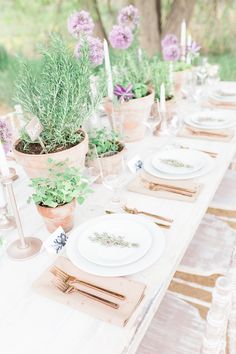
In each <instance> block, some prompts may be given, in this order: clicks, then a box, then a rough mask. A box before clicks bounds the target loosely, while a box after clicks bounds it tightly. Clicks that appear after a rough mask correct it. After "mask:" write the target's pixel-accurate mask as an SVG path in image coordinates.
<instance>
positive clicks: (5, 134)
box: [0, 119, 12, 154]
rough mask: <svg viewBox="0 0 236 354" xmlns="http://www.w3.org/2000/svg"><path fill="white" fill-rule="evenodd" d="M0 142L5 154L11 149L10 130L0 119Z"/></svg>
mask: <svg viewBox="0 0 236 354" xmlns="http://www.w3.org/2000/svg"><path fill="white" fill-rule="evenodd" d="M0 140H1V143H2V144H3V148H4V150H5V153H6V154H7V153H8V152H9V151H10V149H11V144H12V130H11V127H10V125H9V124H8V122H6V121H5V120H3V119H0Z"/></svg>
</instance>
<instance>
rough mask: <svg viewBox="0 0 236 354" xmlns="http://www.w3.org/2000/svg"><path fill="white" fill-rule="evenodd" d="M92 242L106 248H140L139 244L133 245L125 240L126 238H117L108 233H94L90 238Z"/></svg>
mask: <svg viewBox="0 0 236 354" xmlns="http://www.w3.org/2000/svg"><path fill="white" fill-rule="evenodd" d="M89 239H90V240H91V241H92V242H96V243H99V244H100V245H102V246H106V247H121V248H131V247H139V244H138V243H132V242H128V241H126V240H125V238H124V236H116V235H113V234H109V233H108V232H102V233H99V232H94V234H93V236H89Z"/></svg>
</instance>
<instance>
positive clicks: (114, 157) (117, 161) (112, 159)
mask: <svg viewBox="0 0 236 354" xmlns="http://www.w3.org/2000/svg"><path fill="white" fill-rule="evenodd" d="M124 152H125V146H124V145H123V144H120V151H117V152H116V153H113V154H111V155H109V153H107V156H105V157H104V156H103V157H102V158H101V157H99V158H97V159H94V160H88V163H87V164H88V167H94V168H95V169H97V168H98V166H100V167H101V168H102V174H103V177H106V176H108V175H111V174H116V173H117V172H118V171H119V170H120V169H121V167H122V158H123V155H124ZM96 183H102V178H98V179H97V180H96Z"/></svg>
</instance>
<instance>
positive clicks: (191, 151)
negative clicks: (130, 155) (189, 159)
mask: <svg viewBox="0 0 236 354" xmlns="http://www.w3.org/2000/svg"><path fill="white" fill-rule="evenodd" d="M177 150H178V151H180V152H181V153H182V152H183V153H184V154H191V153H192V154H193V153H194V154H196V155H200V156H202V153H201V152H200V154H199V151H197V150H193V149H187V150H183V149H181V148H174V149H171V150H166V151H165V150H163V151H159V152H158V153H157V155H158V154H161V153H164V152H167V153H168V152H173V151H177ZM204 157H205V156H204ZM155 158H157V156H153V158H152V161H151V163H152V166H153V167H154V168H155V169H156V170H157V171H160V172H162V173H167V174H168V172H165V171H163V170H160V169H158V168H157V167H155V164H154V161H153V160H154V159H155ZM205 163H206V160H205V158H204V159H203V161H202V164H201V165H200V167H197V168H196V169H194V170H192V171H186V172H182V173H178V172H177V173H176V174H175V173H174V172H169V174H171V175H172V174H174V175H178V176H183V175H187V174H191V173H193V172H196V171H198V170H200V169H201V168H203V167H204V164H205ZM179 172H180V171H179Z"/></svg>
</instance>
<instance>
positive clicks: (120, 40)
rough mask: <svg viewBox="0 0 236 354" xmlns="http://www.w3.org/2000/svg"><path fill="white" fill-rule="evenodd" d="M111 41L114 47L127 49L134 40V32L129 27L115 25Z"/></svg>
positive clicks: (110, 37)
mask: <svg viewBox="0 0 236 354" xmlns="http://www.w3.org/2000/svg"><path fill="white" fill-rule="evenodd" d="M109 41H110V43H111V45H112V47H113V48H117V49H127V48H129V47H130V45H131V43H132V41H133V34H132V31H131V29H130V28H129V27H123V26H118V25H115V26H113V27H112V30H111V32H110V34H109Z"/></svg>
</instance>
